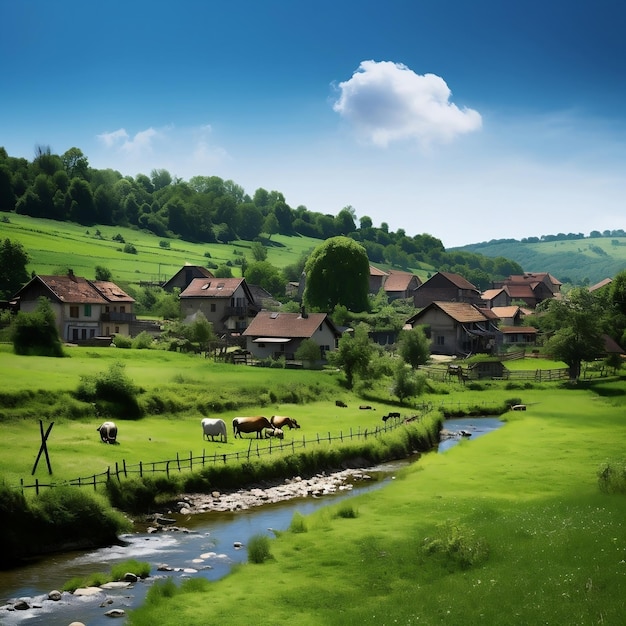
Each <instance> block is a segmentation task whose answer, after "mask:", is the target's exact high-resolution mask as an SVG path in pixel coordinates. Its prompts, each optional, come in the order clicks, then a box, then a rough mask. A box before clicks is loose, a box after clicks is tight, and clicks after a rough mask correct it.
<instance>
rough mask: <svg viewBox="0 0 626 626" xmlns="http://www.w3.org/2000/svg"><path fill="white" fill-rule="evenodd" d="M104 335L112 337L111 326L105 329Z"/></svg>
mask: <svg viewBox="0 0 626 626" xmlns="http://www.w3.org/2000/svg"><path fill="white" fill-rule="evenodd" d="M104 334H105V335H110V334H111V327H110V326H106V327H105V329H104Z"/></svg>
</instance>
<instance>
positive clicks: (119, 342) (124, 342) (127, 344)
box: [111, 335, 133, 349]
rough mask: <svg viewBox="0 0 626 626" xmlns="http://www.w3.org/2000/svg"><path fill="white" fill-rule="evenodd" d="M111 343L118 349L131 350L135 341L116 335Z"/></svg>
mask: <svg viewBox="0 0 626 626" xmlns="http://www.w3.org/2000/svg"><path fill="white" fill-rule="evenodd" d="M111 343H112V344H113V345H114V346H115V347H116V348H126V349H130V348H132V347H133V340H132V339H131V338H130V337H126V336H125V335H115V337H113V340H112V341H111Z"/></svg>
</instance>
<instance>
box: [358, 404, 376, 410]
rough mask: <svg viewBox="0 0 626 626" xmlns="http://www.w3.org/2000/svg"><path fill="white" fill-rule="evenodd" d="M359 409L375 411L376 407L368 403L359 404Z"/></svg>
mask: <svg viewBox="0 0 626 626" xmlns="http://www.w3.org/2000/svg"><path fill="white" fill-rule="evenodd" d="M359 409H361V411H375V410H376V409H375V408H374V407H372V406H370V405H369V404H361V405H360V406H359Z"/></svg>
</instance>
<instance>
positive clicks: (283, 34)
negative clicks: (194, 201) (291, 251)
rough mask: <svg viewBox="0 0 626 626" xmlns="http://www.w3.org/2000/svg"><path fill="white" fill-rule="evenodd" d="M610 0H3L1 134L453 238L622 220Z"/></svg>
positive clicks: (120, 165)
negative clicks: (348, 209) (216, 180)
mask: <svg viewBox="0 0 626 626" xmlns="http://www.w3.org/2000/svg"><path fill="white" fill-rule="evenodd" d="M625 27H626V3H624V2H623V1H621V0H550V1H548V2H547V1H546V0H542V1H539V0H525V1H524V2H511V1H507V0H477V1H476V2H474V3H469V2H467V1H465V0H424V1H422V0H405V1H399V0H385V1H384V2H383V1H381V2H378V1H377V2H374V1H371V0H359V1H358V2H357V1H352V0H347V1H342V0H334V1H333V2H330V1H327V0H317V1H316V2H300V1H298V0H268V1H264V0H238V1H235V0H233V1H231V2H226V1H225V0H224V1H211V0H206V1H185V0H179V1H178V2H165V1H162V0H151V1H149V2H148V1H144V0H131V1H128V0H127V1H126V2H119V1H117V0H109V1H107V2H85V1H84V0H80V1H79V0H63V1H61V2H50V1H49V0H19V1H16V0H0V64H1V70H2V71H1V72H0V146H4V147H5V148H6V150H7V152H8V153H9V154H10V155H11V156H19V157H25V158H27V159H29V160H32V158H33V156H34V154H35V147H36V146H38V145H40V146H50V147H51V149H52V150H53V152H56V153H58V154H62V153H63V152H65V151H66V150H67V149H69V148H71V147H73V146H75V147H78V148H80V149H81V150H82V151H83V153H84V154H85V155H86V156H87V157H88V159H89V163H90V164H91V166H92V167H96V168H113V169H116V170H119V171H120V172H121V173H122V174H124V175H132V176H135V175H136V174H138V173H144V174H148V175H149V174H150V172H151V170H152V169H155V168H165V169H167V170H169V172H170V173H171V174H172V175H174V176H178V177H180V178H183V179H185V180H189V178H191V177H192V176H195V175H205V176H213V175H215V176H220V177H221V178H224V179H231V180H233V181H235V182H236V183H238V184H239V185H241V186H242V187H243V188H244V189H245V191H246V192H247V193H249V194H250V195H252V194H253V193H254V191H255V190H256V189H257V188H259V187H263V188H265V189H267V190H276V191H280V192H282V193H283V194H284V195H285V199H286V201H287V203H288V204H289V205H290V206H291V207H292V208H296V207H297V206H299V205H304V206H306V207H307V208H308V209H309V210H311V211H315V212H320V213H329V214H333V215H335V214H337V213H338V212H339V211H340V210H341V209H342V208H343V207H345V206H348V205H350V206H352V207H353V208H354V209H355V212H356V215H357V218H360V217H363V216H369V217H370V218H371V219H372V220H373V222H374V225H376V226H379V225H380V224H381V223H382V222H386V223H387V224H388V225H389V228H390V229H391V230H397V229H399V228H403V229H404V230H405V231H406V233H407V234H408V235H416V234H420V233H429V234H431V235H433V236H435V237H438V238H439V239H441V240H442V242H443V243H444V245H445V246H446V247H453V246H458V245H463V244H467V243H475V242H479V241H486V240H490V239H500V238H508V237H514V238H516V239H520V238H522V237H528V236H540V235H542V234H556V233H559V232H565V233H568V232H582V233H584V234H588V233H589V232H590V231H591V230H601V231H602V230H606V229H609V230H613V229H617V228H624V227H625V221H626V220H625V218H624V215H625V211H624V207H625V204H626V203H625V200H626V175H625V174H626V106H625V104H626V102H625V101H626V37H624V36H623V31H624V28H625Z"/></svg>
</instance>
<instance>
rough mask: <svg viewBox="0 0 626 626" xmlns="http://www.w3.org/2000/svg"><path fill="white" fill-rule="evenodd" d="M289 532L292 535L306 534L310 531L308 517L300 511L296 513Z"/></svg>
mask: <svg viewBox="0 0 626 626" xmlns="http://www.w3.org/2000/svg"><path fill="white" fill-rule="evenodd" d="M289 530H290V531H291V532H292V533H306V532H307V531H308V530H309V529H308V527H307V522H306V517H304V515H302V513H300V512H299V511H296V512H295V513H294V514H293V517H292V518H291V524H290V525H289Z"/></svg>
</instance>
